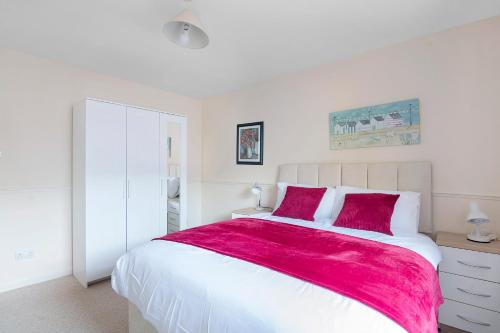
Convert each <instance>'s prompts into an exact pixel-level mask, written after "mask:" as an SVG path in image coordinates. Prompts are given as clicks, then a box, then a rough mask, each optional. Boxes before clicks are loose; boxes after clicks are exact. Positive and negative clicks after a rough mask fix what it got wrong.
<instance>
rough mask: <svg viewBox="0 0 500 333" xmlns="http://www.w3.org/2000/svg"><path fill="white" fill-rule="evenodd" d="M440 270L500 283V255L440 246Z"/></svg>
mask: <svg viewBox="0 0 500 333" xmlns="http://www.w3.org/2000/svg"><path fill="white" fill-rule="evenodd" d="M439 248H440V249H441V252H442V254H443V261H442V262H441V264H440V265H439V271H440V272H446V273H454V274H458V275H464V276H469V277H473V278H477V279H483V280H487V281H493V282H499V283H500V255H498V254H492V253H485V252H477V251H469V250H462V249H456V248H453V247H447V246H440V247H439Z"/></svg>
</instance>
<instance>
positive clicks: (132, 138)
mask: <svg viewBox="0 0 500 333" xmlns="http://www.w3.org/2000/svg"><path fill="white" fill-rule="evenodd" d="M159 131H160V118H159V114H158V112H153V111H147V110H143V109H138V108H133V107H127V250H130V249H132V248H134V247H135V246H138V245H142V244H145V243H147V242H149V241H150V240H151V239H152V238H153V237H157V236H159V235H160V231H159V228H160V227H159V224H160V222H159V221H160V214H159V213H160V207H159V205H160V160H159V152H160V143H159V141H160V133H159Z"/></svg>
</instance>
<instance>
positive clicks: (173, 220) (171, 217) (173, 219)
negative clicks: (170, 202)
mask: <svg viewBox="0 0 500 333" xmlns="http://www.w3.org/2000/svg"><path fill="white" fill-rule="evenodd" d="M167 221H168V223H169V224H175V225H177V226H179V214H174V213H168V215H167Z"/></svg>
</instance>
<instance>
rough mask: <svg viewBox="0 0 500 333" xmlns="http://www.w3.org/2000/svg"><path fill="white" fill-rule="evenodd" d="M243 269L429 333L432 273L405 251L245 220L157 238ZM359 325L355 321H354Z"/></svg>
mask: <svg viewBox="0 0 500 333" xmlns="http://www.w3.org/2000/svg"><path fill="white" fill-rule="evenodd" d="M158 239H160V240H166V241H172V242H179V243H184V244H189V245H193V246H197V247H200V248H204V249H207V250H210V251H214V252H218V253H221V254H224V255H227V256H231V257H234V258H238V259H241V260H245V261H249V262H252V263H255V264H258V265H261V266H265V267H268V268H270V269H273V270H275V271H278V272H281V273H283V274H287V275H290V276H293V277H296V278H298V279H301V280H303V281H307V282H310V283H313V284H315V285H318V286H321V287H323V288H326V289H330V290H332V291H334V292H336V293H339V294H341V295H344V296H347V297H350V298H352V299H355V300H358V301H359V302H362V303H364V304H366V305H368V306H370V307H371V308H373V309H375V310H377V311H379V312H381V313H383V314H384V315H386V316H387V317H389V318H391V319H392V320H394V321H395V322H397V323H398V324H399V325H401V326H402V327H403V328H404V329H406V330H407V331H408V332H415V333H425V332H433V333H435V332H436V331H437V311H438V308H439V306H440V305H441V304H442V302H443V299H442V296H441V289H440V288H439V282H438V277H437V273H436V271H435V269H434V267H432V265H431V264H430V263H429V262H428V261H427V260H426V259H424V258H423V257H422V256H420V255H419V254H417V253H415V252H413V251H410V250H407V249H405V248H402V247H399V246H394V245H388V244H384V243H379V242H376V241H370V240H366V239H362V238H357V237H352V236H347V235H342V234H337V233H334V232H329V231H323V230H316V229H311V228H304V227H300V226H295V225H290V224H285V223H278V222H271V221H265V220H259V219H252V218H240V219H235V220H230V221H224V222H218V223H214V224H210V225H206V226H201V227H197V228H193V229H188V230H185V231H181V232H177V233H174V234H170V235H167V236H164V237H162V238H158ZM360 320H363V318H360Z"/></svg>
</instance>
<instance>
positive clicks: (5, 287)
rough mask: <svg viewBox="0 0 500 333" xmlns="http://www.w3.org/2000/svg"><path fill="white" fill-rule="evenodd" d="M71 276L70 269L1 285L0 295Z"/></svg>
mask: <svg viewBox="0 0 500 333" xmlns="http://www.w3.org/2000/svg"><path fill="white" fill-rule="evenodd" d="M71 274H72V268H71V267H68V268H65V269H62V270H58V271H55V272H52V273H51V274H44V275H38V276H33V277H30V278H27V279H19V280H16V281H13V282H11V283H8V284H4V285H0V293H3V292H6V291H10V290H14V289H19V288H23V287H28V286H31V285H34V284H38V283H42V282H46V281H50V280H54V279H58V278H62V277H65V276H68V275H71Z"/></svg>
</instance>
